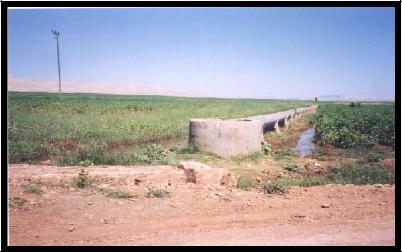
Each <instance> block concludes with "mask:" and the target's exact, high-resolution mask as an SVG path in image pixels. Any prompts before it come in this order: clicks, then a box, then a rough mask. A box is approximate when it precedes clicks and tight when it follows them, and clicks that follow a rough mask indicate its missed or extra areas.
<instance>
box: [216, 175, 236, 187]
mask: <svg viewBox="0 0 402 252" xmlns="http://www.w3.org/2000/svg"><path fill="white" fill-rule="evenodd" d="M220 184H221V185H222V186H227V187H233V186H234V185H235V181H234V178H233V176H232V175H231V174H230V173H228V174H226V175H223V176H222V179H221V183H220Z"/></svg>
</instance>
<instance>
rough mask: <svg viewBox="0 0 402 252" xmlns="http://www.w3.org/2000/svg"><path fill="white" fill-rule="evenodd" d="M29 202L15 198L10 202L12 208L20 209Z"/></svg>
mask: <svg viewBox="0 0 402 252" xmlns="http://www.w3.org/2000/svg"><path fill="white" fill-rule="evenodd" d="M27 202H28V201H27V200H26V199H24V198H20V197H14V198H12V199H11V200H10V202H9V205H10V207H20V206H23V205H24V204H25V203H27Z"/></svg>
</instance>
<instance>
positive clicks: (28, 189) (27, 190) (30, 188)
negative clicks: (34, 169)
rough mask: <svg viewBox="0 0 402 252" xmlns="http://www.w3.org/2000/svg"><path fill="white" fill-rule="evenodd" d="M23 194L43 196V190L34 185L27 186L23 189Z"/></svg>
mask: <svg viewBox="0 0 402 252" xmlns="http://www.w3.org/2000/svg"><path fill="white" fill-rule="evenodd" d="M23 192H24V193H29V194H41V193H42V190H41V189H40V188H38V187H36V186H33V185H26V186H24V187H23Z"/></svg>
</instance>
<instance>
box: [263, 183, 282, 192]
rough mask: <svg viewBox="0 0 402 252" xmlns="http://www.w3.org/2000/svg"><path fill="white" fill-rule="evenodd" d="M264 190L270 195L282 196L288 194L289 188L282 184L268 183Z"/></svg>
mask: <svg viewBox="0 0 402 252" xmlns="http://www.w3.org/2000/svg"><path fill="white" fill-rule="evenodd" d="M262 189H263V190H264V192H265V193H268V194H282V193H285V192H286V190H287V187H286V186H283V185H281V184H276V183H267V184H265V185H263V187H262Z"/></svg>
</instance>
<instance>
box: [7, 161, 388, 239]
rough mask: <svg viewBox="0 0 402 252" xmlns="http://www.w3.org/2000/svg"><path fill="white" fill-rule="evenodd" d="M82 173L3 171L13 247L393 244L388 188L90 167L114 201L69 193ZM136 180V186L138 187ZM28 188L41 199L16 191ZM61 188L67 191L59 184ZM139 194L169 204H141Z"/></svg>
mask: <svg viewBox="0 0 402 252" xmlns="http://www.w3.org/2000/svg"><path fill="white" fill-rule="evenodd" d="M79 170H80V168H79V167H70V168H58V167H51V166H31V165H10V166H9V198H10V199H13V198H15V197H20V198H23V199H25V200H26V202H25V203H24V204H22V205H21V206H13V207H10V208H9V244H10V245H395V186H394V185H367V186H354V185H326V186H319V187H309V188H301V187H293V188H292V189H290V191H289V192H288V193H285V194H283V195H267V194H265V193H263V192H259V191H256V190H251V191H245V190H239V189H235V188H230V187H225V186H220V185H219V183H214V181H213V178H211V179H210V180H204V181H202V182H201V183H198V184H197V183H196V184H193V183H186V182H185V176H184V172H183V170H181V169H179V168H177V167H171V166H156V167H149V166H145V167H117V166H115V167H91V168H88V171H89V174H92V176H95V177H97V178H98V180H97V181H98V182H97V183H98V184H99V187H102V188H118V189H121V190H123V189H124V190H126V191H130V192H131V193H132V195H134V196H133V197H131V198H127V199H114V198H110V197H107V196H106V195H105V194H103V193H102V192H98V191H95V190H90V189H85V190H80V189H76V188H73V187H69V186H68V182H67V181H68V180H69V178H71V177H72V176H73V175H76V174H78V172H79ZM135 179H137V181H140V182H136V180H135ZM26 184H36V185H38V186H40V189H41V190H42V192H41V193H40V194H29V193H24V192H23V189H22V188H23V186H24V185H26ZM63 185H64V186H63ZM146 188H164V189H166V190H168V191H169V192H170V193H169V196H168V197H164V198H149V197H146V190H147V189H146Z"/></svg>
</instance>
